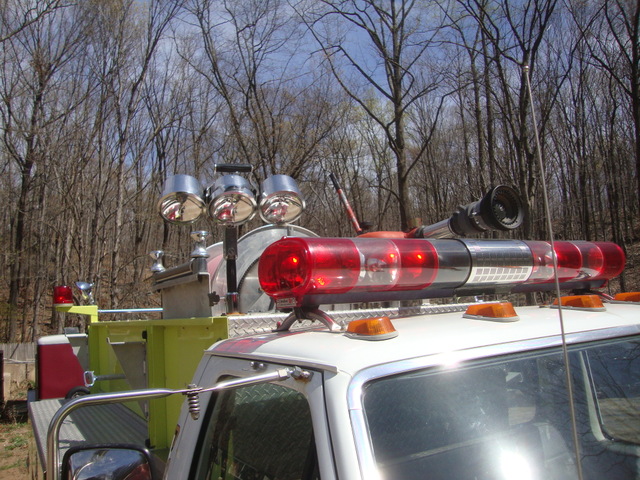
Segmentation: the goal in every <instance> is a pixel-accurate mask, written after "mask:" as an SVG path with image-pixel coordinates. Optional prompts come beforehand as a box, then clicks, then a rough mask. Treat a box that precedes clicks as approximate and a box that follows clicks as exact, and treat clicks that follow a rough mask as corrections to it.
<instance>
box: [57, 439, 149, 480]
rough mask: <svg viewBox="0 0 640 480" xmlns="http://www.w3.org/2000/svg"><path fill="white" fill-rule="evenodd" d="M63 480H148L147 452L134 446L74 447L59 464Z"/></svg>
mask: <svg viewBox="0 0 640 480" xmlns="http://www.w3.org/2000/svg"><path fill="white" fill-rule="evenodd" d="M62 478H63V479H65V480H107V479H108V480H151V479H152V476H151V462H150V459H149V453H148V452H147V451H146V450H144V449H142V448H140V447H137V446H129V445H126V446H120V445H115V446H110V445H108V446H104V447H96V446H90V447H75V448H71V449H69V450H68V451H67V453H65V455H64V459H63V461H62Z"/></svg>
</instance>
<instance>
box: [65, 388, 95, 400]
mask: <svg viewBox="0 0 640 480" xmlns="http://www.w3.org/2000/svg"><path fill="white" fill-rule="evenodd" d="M90 393H91V392H90V391H89V389H88V388H87V387H73V388H72V389H71V390H69V391H68V392H67V394H66V395H65V396H64V398H66V399H67V400H69V399H72V398H78V397H81V396H82V395H89V394H90Z"/></svg>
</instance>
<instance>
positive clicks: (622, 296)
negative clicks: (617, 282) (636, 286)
mask: <svg viewBox="0 0 640 480" xmlns="http://www.w3.org/2000/svg"><path fill="white" fill-rule="evenodd" d="M613 300H614V301H616V302H630V303H640V292H623V293H617V294H616V295H615V296H614V297H613Z"/></svg>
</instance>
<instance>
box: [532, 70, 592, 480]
mask: <svg viewBox="0 0 640 480" xmlns="http://www.w3.org/2000/svg"><path fill="white" fill-rule="evenodd" d="M522 71H523V72H524V77H525V79H526V81H527V93H528V94H529V102H530V103H531V120H532V123H533V133H534V137H535V141H536V151H537V155H536V157H537V159H538V168H539V170H540V183H541V184H542V198H543V203H544V213H545V217H546V224H547V230H548V232H549V243H550V244H551V259H552V260H553V277H554V281H555V287H556V296H557V297H558V318H559V320H560V335H561V338H562V356H563V361H564V366H565V376H566V383H567V395H568V396H569V412H570V415H571V431H572V435H573V448H574V453H575V455H576V470H577V473H578V478H580V479H581V480H582V478H583V476H582V462H581V455H580V445H579V443H578V441H579V439H578V423H577V421H576V408H575V403H574V400H573V384H572V381H571V372H570V370H569V351H568V349H567V338H566V333H565V329H564V317H563V315H562V297H561V294H560V280H559V278H558V257H557V255H556V252H555V247H554V234H553V225H552V222H551V209H550V208H549V195H548V190H547V180H546V175H545V169H544V162H543V161H542V149H541V147H540V135H539V134H538V123H537V121H536V109H535V107H534V104H533V93H532V91H531V81H530V79H529V65H528V64H526V63H525V64H524V65H523V66H522Z"/></svg>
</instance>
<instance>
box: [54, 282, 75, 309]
mask: <svg viewBox="0 0 640 480" xmlns="http://www.w3.org/2000/svg"><path fill="white" fill-rule="evenodd" d="M53 304H54V305H73V292H72V291H71V287H68V286H66V285H57V286H55V287H53Z"/></svg>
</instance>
